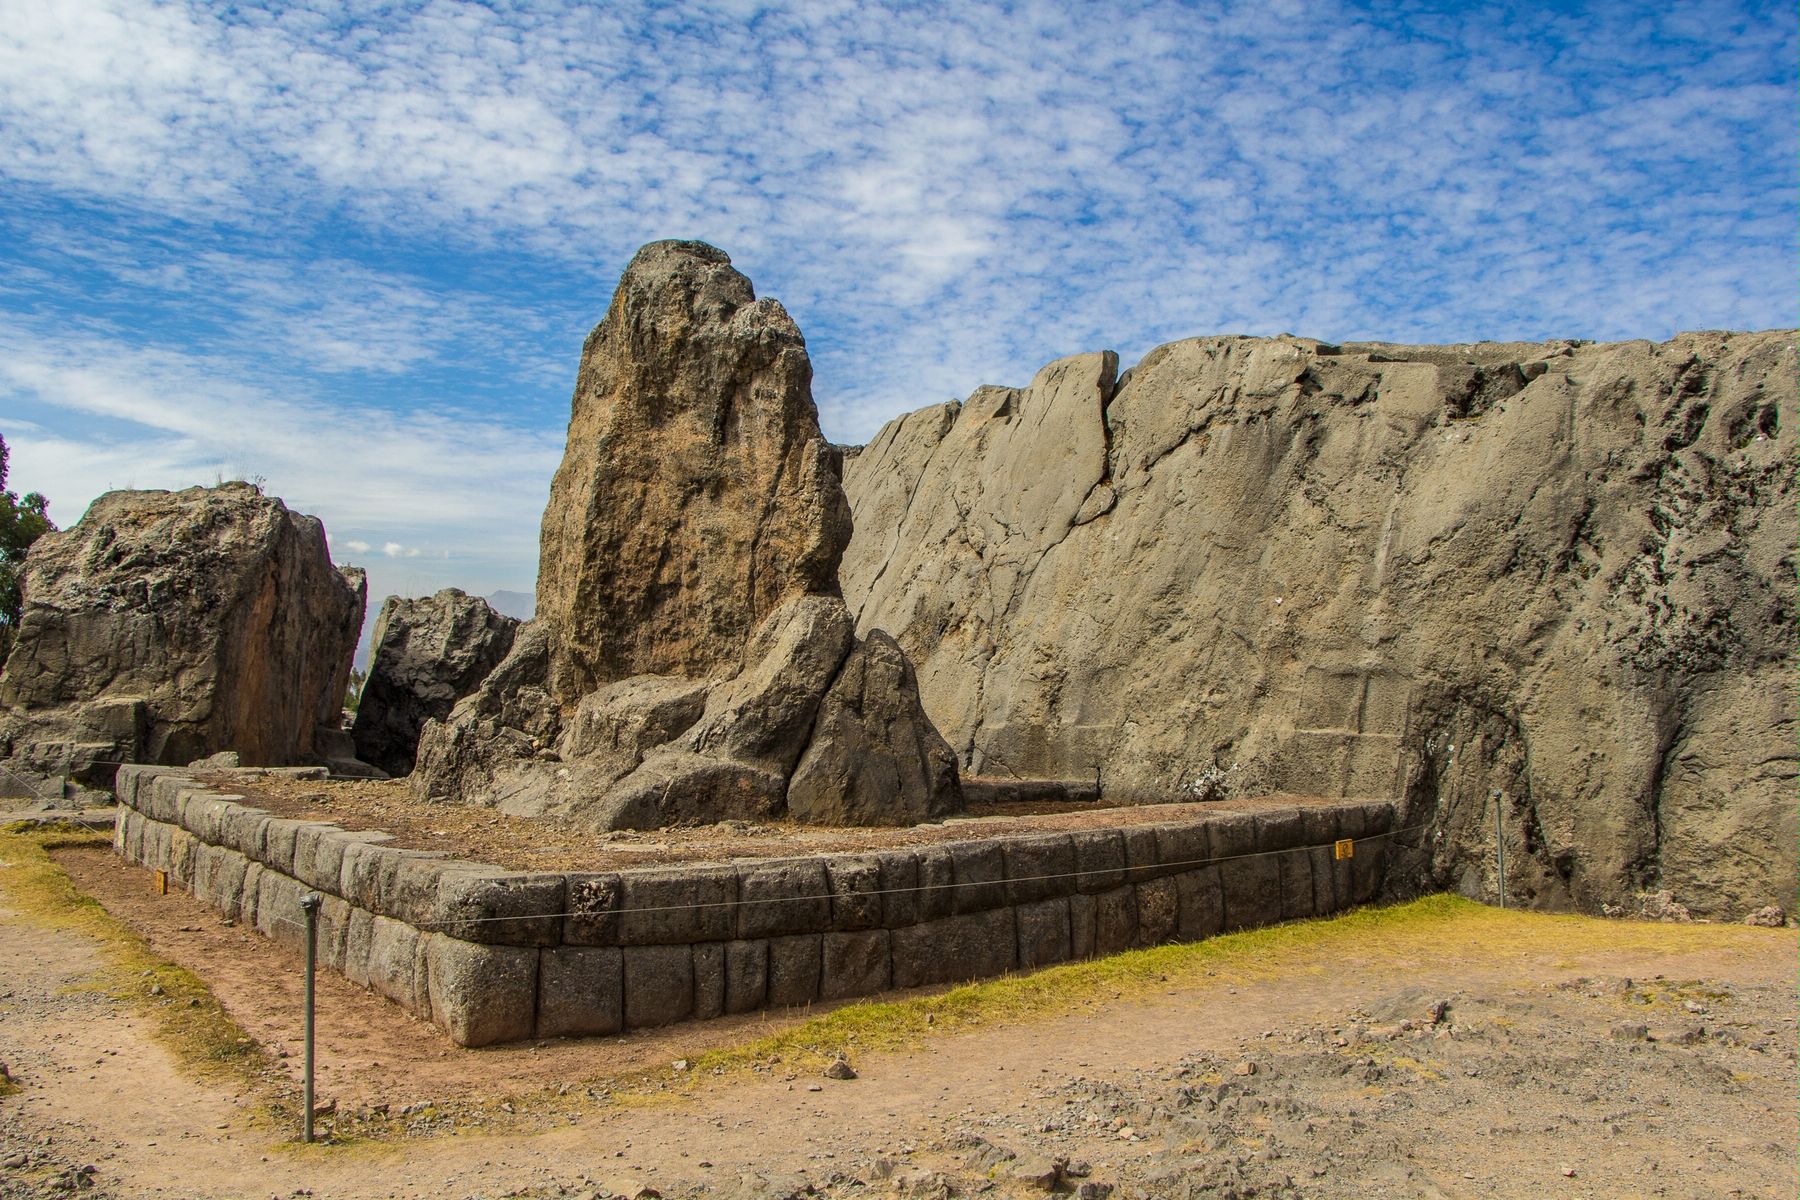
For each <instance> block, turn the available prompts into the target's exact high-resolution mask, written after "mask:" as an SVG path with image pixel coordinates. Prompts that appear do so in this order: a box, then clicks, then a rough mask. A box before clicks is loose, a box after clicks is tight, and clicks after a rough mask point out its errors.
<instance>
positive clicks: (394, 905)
mask: <svg viewBox="0 0 1800 1200" xmlns="http://www.w3.org/2000/svg"><path fill="white" fill-rule="evenodd" d="M455 865H456V864H455V863H454V862H453V861H452V860H450V859H443V858H402V859H400V860H399V861H398V862H397V863H396V864H395V865H394V882H393V885H392V886H391V887H390V888H389V889H388V890H387V893H386V895H385V896H384V897H383V899H382V907H381V915H382V916H385V917H392V918H393V919H394V920H396V921H405V922H407V923H408V924H411V925H416V926H418V927H419V928H420V929H423V930H425V931H426V932H428V933H431V932H436V933H443V932H447V931H446V930H441V929H437V928H436V922H437V920H438V915H439V914H438V882H439V880H440V879H441V878H442V877H443V875H444V873H445V872H446V871H449V870H453V869H454V868H455ZM463 940H464V941H484V940H486V939H482V938H464V939H463Z"/></svg>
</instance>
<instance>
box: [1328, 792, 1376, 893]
mask: <svg viewBox="0 0 1800 1200" xmlns="http://www.w3.org/2000/svg"><path fill="white" fill-rule="evenodd" d="M1362 834H1363V811H1362V805H1360V804H1348V805H1340V806H1338V837H1340V838H1346V839H1348V840H1349V842H1350V857H1349V858H1337V857H1335V856H1334V857H1333V859H1332V863H1331V891H1332V895H1333V897H1334V898H1335V899H1336V900H1337V902H1338V907H1339V908H1349V907H1350V906H1351V905H1353V904H1355V903H1356V856H1357V855H1358V854H1369V853H1370V852H1371V851H1372V850H1373V849H1374V847H1373V845H1372V844H1371V843H1369V842H1365V841H1363V840H1362Z"/></svg>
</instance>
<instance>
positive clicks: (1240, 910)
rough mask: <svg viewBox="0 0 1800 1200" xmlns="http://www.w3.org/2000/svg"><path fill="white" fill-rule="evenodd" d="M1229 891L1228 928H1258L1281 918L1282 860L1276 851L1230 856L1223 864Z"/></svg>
mask: <svg viewBox="0 0 1800 1200" xmlns="http://www.w3.org/2000/svg"><path fill="white" fill-rule="evenodd" d="M1219 886H1220V888H1221V890H1223V892H1224V893H1225V928H1226V930H1227V931H1230V930H1236V929H1256V928H1258V927H1260V926H1263V925H1273V924H1275V923H1276V922H1277V921H1279V920H1281V911H1282V908H1281V864H1280V863H1279V862H1278V861H1277V860H1276V858H1275V857H1274V856H1273V855H1263V854H1257V855H1251V856H1249V857H1245V858H1231V859H1226V860H1224V861H1223V862H1221V863H1220V864H1219Z"/></svg>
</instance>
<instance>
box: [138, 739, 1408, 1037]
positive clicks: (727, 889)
mask: <svg viewBox="0 0 1800 1200" xmlns="http://www.w3.org/2000/svg"><path fill="white" fill-rule="evenodd" d="M118 794H119V801H120V816H119V822H118V826H117V832H116V835H115V843H114V844H115V849H116V850H117V851H118V852H119V853H120V854H121V855H123V856H124V857H126V858H128V859H130V860H131V861H132V862H135V863H139V864H141V865H143V866H145V867H148V868H151V869H153V870H163V871H167V872H168V874H169V878H170V880H171V881H172V882H173V883H176V884H178V885H180V886H182V887H184V888H187V889H188V890H190V891H192V892H193V893H194V895H196V896H197V897H199V898H200V899H201V900H204V901H205V902H207V903H209V904H211V905H213V906H214V907H215V908H217V909H219V910H220V911H221V912H224V913H227V914H229V915H233V916H235V917H237V918H238V919H239V920H241V921H243V922H244V923H245V924H246V925H249V926H252V927H254V928H255V929H257V930H258V931H259V932H261V933H263V934H264V935H266V936H268V937H270V938H273V939H274V940H276V941H278V942H282V943H284V944H287V945H291V946H296V947H298V946H301V945H303V944H304V937H305V926H304V924H303V916H302V913H301V909H300V898H301V896H302V895H304V894H305V893H306V892H307V891H318V892H319V893H320V894H321V895H322V896H323V897H324V904H323V906H322V907H321V910H320V916H319V958H320V960H321V961H322V962H324V963H326V964H327V965H329V966H331V967H332V968H333V969H335V970H337V971H340V972H342V973H343V974H344V975H345V976H346V977H347V978H349V979H350V980H352V981H353V982H356V983H360V984H363V985H364V986H366V987H368V988H370V989H372V990H374V991H376V992H379V993H380V994H382V995H384V996H386V997H387V998H388V999H390V1000H393V1001H394V1002H395V1003H397V1004H400V1005H402V1006H403V1007H405V1008H407V1009H409V1010H411V1011H412V1012H415V1013H417V1014H419V1015H420V1016H422V1017H426V1018H428V1019H429V1020H431V1021H433V1022H435V1023H436V1024H437V1025H438V1026H440V1027H441V1028H442V1029H444V1031H445V1032H446V1033H448V1034H449V1035H450V1037H451V1038H452V1039H453V1040H454V1041H456V1042H457V1043H458V1044H459V1045H464V1046H479V1045H486V1044H489V1043H493V1042H505V1041H514V1040H518V1039H523V1038H534V1037H536V1038H546V1037H561V1036H575V1035H587V1034H610V1033H617V1032H620V1031H621V1030H625V1029H633V1028H643V1027H648V1026H655V1025H666V1024H669V1023H671V1022H675V1021H682V1020H690V1019H704V1018H708V1017H716V1016H721V1015H724V1014H727V1013H741V1012H748V1011H751V1010H754V1009H759V1008H781V1007H788V1006H793V1005H799V1004H806V1003H809V1002H812V1001H815V1000H839V999H845V998H848V997H852V996H865V995H870V994H873V993H876V992H880V991H884V990H887V989H889V988H909V987H918V986H921V985H926V984H943V983H952V982H958V981H963V980H969V979H976V978H982V977H986V976H994V975H1001V974H1004V973H1006V972H1008V971H1015V970H1030V969H1033V968H1036V967H1041V966H1048V965H1050V964H1052V963H1057V962H1063V961H1066V960H1070V959H1078V958H1087V957H1092V956H1095V955H1102V954H1112V953H1116V952H1118V951H1121V950H1126V949H1129V948H1131V947H1134V946H1145V945H1153V944H1156V943H1160V942H1167V941H1177V940H1182V941H1187V940H1195V939H1199V938H1205V937H1210V936H1212V935H1214V934H1217V933H1220V932H1224V931H1229V930H1233V929H1243V928H1249V927H1253V926H1259V925H1267V924H1271V923H1274V922H1277V921H1284V920H1293V919H1297V918H1302V917H1310V916H1314V915H1318V914H1322V913H1329V912H1334V911H1337V910H1339V909H1342V908H1347V907H1349V906H1351V905H1353V904H1361V903H1365V902H1367V901H1368V900H1370V899H1372V898H1373V897H1374V896H1375V895H1376V894H1377V892H1378V891H1379V890H1380V886H1381V875H1382V870H1383V865H1384V860H1385V856H1386V844H1387V840H1388V839H1387V834H1388V833H1389V831H1390V829H1391V828H1392V824H1393V815H1394V809H1393V806H1392V805H1391V804H1388V803H1380V802H1368V803H1364V802H1344V803H1336V804H1322V805H1309V806H1304V807H1289V808H1275V809H1269V810H1265V811H1260V812H1255V813H1250V812H1227V811H1221V812H1220V813H1218V814H1216V815H1209V816H1204V817H1189V818H1186V819H1183V820H1180V821H1171V822H1168V823H1165V824H1158V825H1134V826H1129V827H1124V828H1118V829H1087V830H1079V831H1075V832H1057V833H1042V834H1031V835H1022V836H1008V837H1005V838H992V839H986V840H979V841H966V842H953V843H942V844H931V845H922V846H916V847H906V848H898V849H890V850H882V851H877V852H870V853H865V854H833V855H821V856H814V857H810V858H793V859H781V860H747V861H743V862H737V863H729V864H719V865H688V866H679V867H670V868H653V869H637V870H626V871H611V872H568V873H551V872H520V871H507V870H503V869H501V868H498V867H493V866H488V865H485V864H481V863H472V862H464V861H459V860H455V859H451V858H448V857H446V856H445V855H443V854H441V853H438V852H433V851H422V850H405V849H401V848H399V847H396V846H393V845H390V844H388V843H389V842H390V841H391V839H390V838H389V835H387V834H383V833H374V832H349V831H346V830H343V829H339V828H338V827H337V826H335V825H328V824H323V823H318V822H309V821H297V820H288V819H284V818H279V817H275V816H272V815H271V814H269V813H268V812H265V811H263V810H261V809H257V808H253V807H250V806H248V805H246V804H244V803H243V797H241V796H232V795H227V794H221V793H219V792H216V791H213V790H211V789H209V788H208V787H206V786H203V785H201V784H199V783H197V782H196V781H195V780H194V779H193V778H192V777H191V776H190V775H188V774H186V773H185V772H183V771H180V770H177V769H172V768H158V767H135V766H134V767H125V768H122V769H121V770H120V773H119V782H118ZM1340 838H1352V839H1355V840H1356V850H1355V854H1354V855H1353V856H1352V857H1351V858H1349V859H1336V858H1335V857H1334V855H1333V849H1332V846H1333V843H1334V842H1336V841H1337V840H1338V839H1340Z"/></svg>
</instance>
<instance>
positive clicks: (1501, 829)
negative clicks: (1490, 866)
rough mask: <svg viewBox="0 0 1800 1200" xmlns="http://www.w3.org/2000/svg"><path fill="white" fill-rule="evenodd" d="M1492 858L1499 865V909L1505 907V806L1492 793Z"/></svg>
mask: <svg viewBox="0 0 1800 1200" xmlns="http://www.w3.org/2000/svg"><path fill="white" fill-rule="evenodd" d="M1494 858H1495V859H1496V860H1497V861H1498V862H1499V864H1500V907H1501V908H1505V907H1506V805H1505V802H1504V799H1503V797H1502V796H1501V794H1500V793H1499V792H1495V793H1494Z"/></svg>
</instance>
